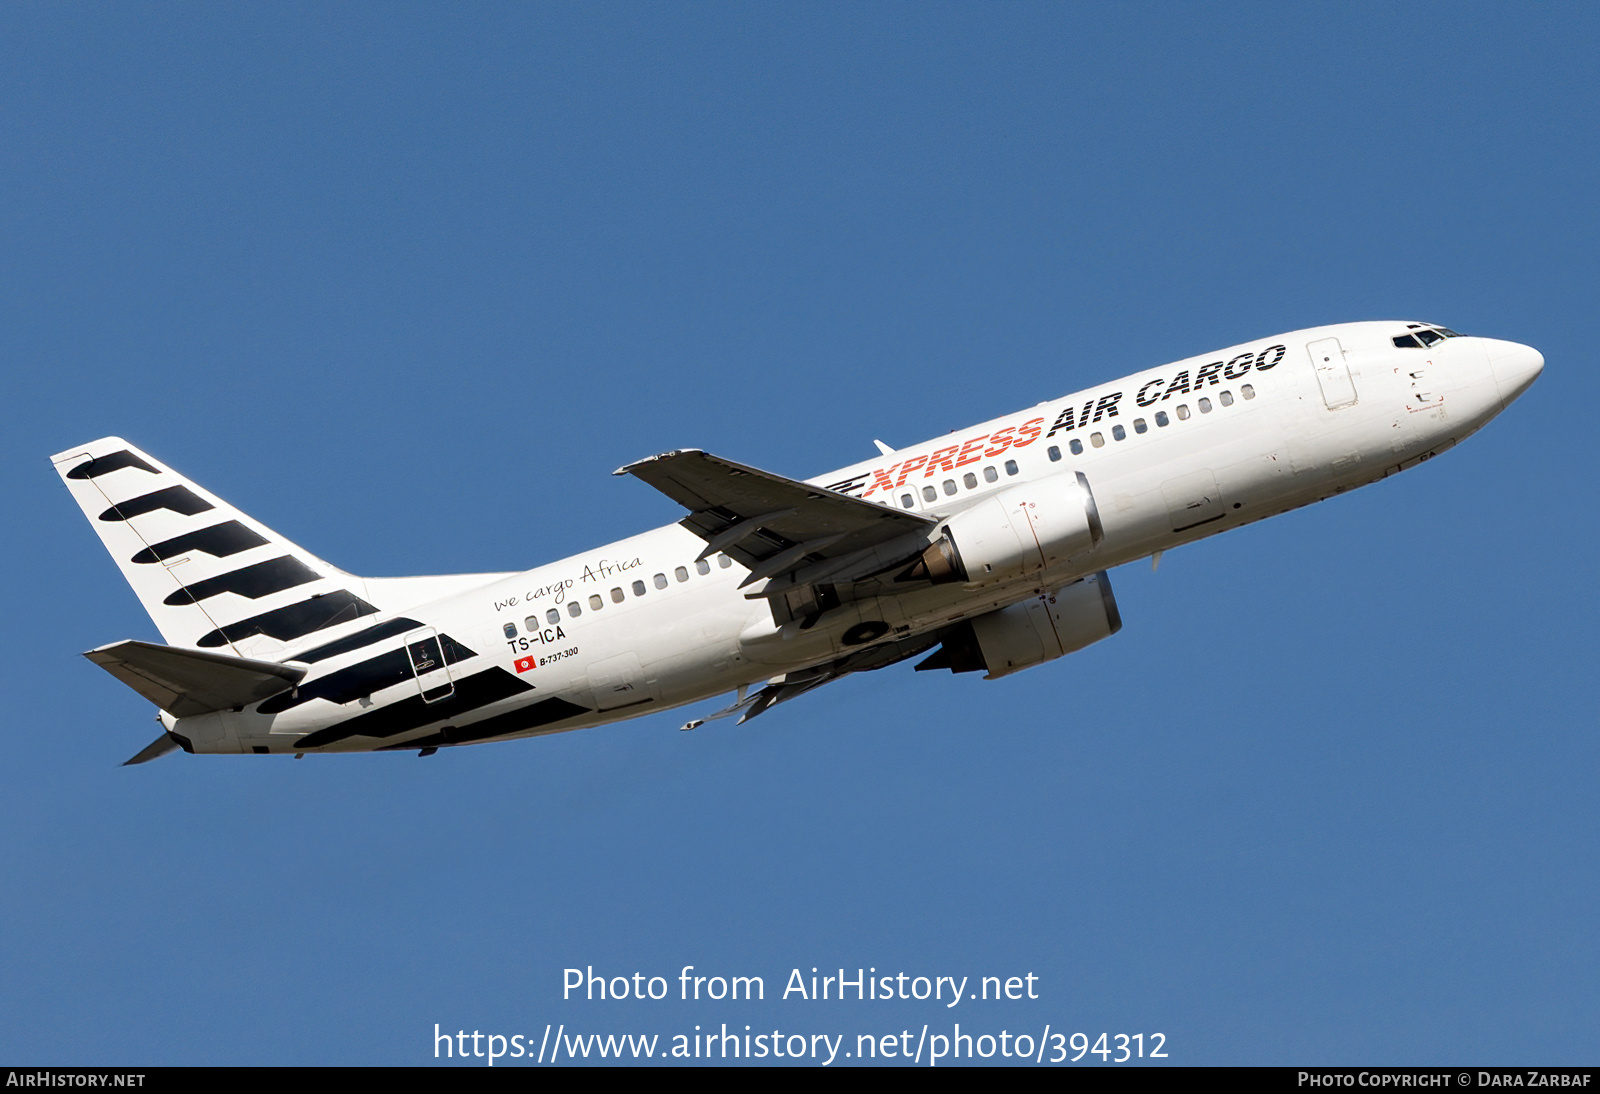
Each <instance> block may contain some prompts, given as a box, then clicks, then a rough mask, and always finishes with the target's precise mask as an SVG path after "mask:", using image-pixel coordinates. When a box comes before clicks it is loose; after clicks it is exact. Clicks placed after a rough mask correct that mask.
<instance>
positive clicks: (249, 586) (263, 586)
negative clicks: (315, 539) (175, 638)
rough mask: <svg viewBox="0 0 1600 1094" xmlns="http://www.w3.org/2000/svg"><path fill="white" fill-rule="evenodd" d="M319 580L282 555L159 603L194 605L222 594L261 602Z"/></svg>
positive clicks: (188, 587) (211, 579) (301, 564)
mask: <svg viewBox="0 0 1600 1094" xmlns="http://www.w3.org/2000/svg"><path fill="white" fill-rule="evenodd" d="M319 576H320V575H319V574H318V573H317V572H316V571H315V570H313V569H312V568H311V567H309V566H307V565H306V564H305V563H304V562H301V561H299V560H298V559H293V558H290V557H289V556H288V555H284V556H283V557H282V558H269V559H268V560H267V561H265V562H258V563H256V564H255V565H254V566H245V567H244V568H242V569H238V570H234V571H232V572H230V573H226V574H218V575H217V576H216V577H208V578H206V579H205V580H204V581H196V582H195V583H194V584H193V585H186V586H184V587H183V588H181V589H179V590H178V591H177V592H175V593H173V594H172V595H171V596H169V597H167V598H166V599H165V600H163V601H162V603H163V604H173V605H177V604H197V603H199V602H200V601H202V600H204V599H206V598H207V597H211V596H219V595H221V594H222V593H237V594H238V595H239V596H247V597H249V598H250V599H251V600H260V599H261V598H262V597H264V596H271V595H272V594H273V593H281V592H283V590H285V589H292V588H294V587H295V586H296V585H304V584H305V583H306V582H308V581H315V580H317V578H318V577H319Z"/></svg>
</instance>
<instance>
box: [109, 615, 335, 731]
mask: <svg viewBox="0 0 1600 1094" xmlns="http://www.w3.org/2000/svg"><path fill="white" fill-rule="evenodd" d="M84 656H85V657H87V658H88V659H89V660H91V661H93V662H94V663H95V664H97V665H99V666H100V667H101V668H103V669H105V670H106V671H107V672H109V673H110V674H111V675H112V676H115V677H116V678H117V679H118V680H121V681H122V682H123V683H124V684H127V685H128V686H129V687H130V688H132V689H133V690H134V691H137V692H138V693H139V694H140V695H143V696H144V697H145V698H146V699H148V700H150V701H151V702H152V703H154V704H155V705H156V706H158V707H160V708H161V709H162V710H164V711H166V712H167V713H168V714H171V715H172V716H173V717H175V718H192V717H194V716H195V715H197V714H209V713H211V712H212V711H214V710H229V709H231V708H233V707H243V706H249V705H250V704H251V703H257V702H260V701H261V700H262V699H266V698H269V697H271V696H273V695H277V694H278V693H279V692H281V691H287V690H289V689H290V688H292V687H294V686H295V685H296V684H298V683H299V682H300V681H301V680H302V679H303V678H304V677H305V675H306V673H307V671H309V670H308V669H306V668H305V667H303V666H297V665H280V664H278V663H277V662H276V661H252V660H249V659H248V658H244V657H231V656H229V655H227V654H222V653H210V652H207V651H205V650H186V649H180V648H177V647H174V646H158V645H156V644H155V643H153V642H135V641H131V640H130V641H125V642H114V643H112V644H111V645H109V646H101V647H100V648H99V649H97V650H90V651H89V652H88V653H86V654H84ZM146 751H148V750H146ZM139 755H140V756H143V755H144V753H142V752H141V753H140V754H139ZM147 758H153V757H147ZM135 759H137V757H135Z"/></svg>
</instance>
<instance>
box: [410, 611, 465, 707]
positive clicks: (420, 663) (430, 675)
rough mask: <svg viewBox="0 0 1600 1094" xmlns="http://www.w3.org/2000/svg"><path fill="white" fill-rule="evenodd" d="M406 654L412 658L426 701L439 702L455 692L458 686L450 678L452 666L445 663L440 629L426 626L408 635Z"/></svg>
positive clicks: (414, 671)
mask: <svg viewBox="0 0 1600 1094" xmlns="http://www.w3.org/2000/svg"><path fill="white" fill-rule="evenodd" d="M406 656H407V657H408V658H410V659H411V672H412V674H413V675H414V676H416V678H417V690H419V691H420V692H422V701H423V702H424V703H437V702H438V701H439V700H440V699H448V698H450V696H452V695H454V694H455V691H456V686H455V683H454V682H452V681H451V679H450V666H449V665H446V664H445V663H444V650H443V649H442V648H441V647H440V645H439V632H438V631H436V630H434V629H433V628H432V627H424V628H423V629H422V630H420V631H412V632H411V633H410V634H408V635H406Z"/></svg>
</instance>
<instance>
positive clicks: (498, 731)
mask: <svg viewBox="0 0 1600 1094" xmlns="http://www.w3.org/2000/svg"><path fill="white" fill-rule="evenodd" d="M588 713H589V708H588V707H580V706H579V705H578V704H577V703H569V702H567V701H566V700H565V699H557V698H551V699H543V700H541V701H539V702H537V703H534V704H533V705H532V706H526V707H523V708H522V709H521V710H512V711H508V712H506V713H505V714H496V715H495V716H494V717H493V718H485V719H484V720H483V721H481V722H474V723H472V724H471V725H470V726H445V727H444V728H443V729H441V730H440V731H439V732H438V733H430V734H428V735H427V736H426V737H418V738H417V739H416V740H414V741H407V742H406V743H405V744H399V745H381V746H380V747H379V751H382V750H384V749H401V748H438V747H440V746H441V745H464V744H470V743H472V742H473V741H485V740H488V739H489V738H490V737H499V736H501V735H503V734H506V733H520V732H523V731H524V730H529V729H538V728H539V727H541V726H548V725H554V724H555V723H556V722H564V721H566V720H567V719H568V718H576V717H577V716H578V715H580V714H588Z"/></svg>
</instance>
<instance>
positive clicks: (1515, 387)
mask: <svg viewBox="0 0 1600 1094" xmlns="http://www.w3.org/2000/svg"><path fill="white" fill-rule="evenodd" d="M1484 348H1485V349H1486V350H1487V352H1488V354H1489V369H1490V371H1491V372H1493V373H1494V380H1495V384H1496V385H1497V386H1498V387H1499V388H1500V400H1501V402H1503V403H1504V404H1505V405H1506V406H1510V405H1511V402H1512V400H1514V399H1515V398H1516V397H1517V396H1519V395H1521V394H1522V393H1523V392H1524V391H1527V390H1528V388H1529V387H1530V386H1532V384H1533V382H1534V381H1535V380H1537V379H1538V378H1539V373H1541V372H1543V371H1544V354H1542V353H1540V352H1539V351H1538V350H1536V349H1534V348H1533V347H1532V346H1524V345H1522V344H1521V343H1520V342H1501V341H1499V340H1497V339H1494V338H1485V339H1484Z"/></svg>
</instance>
